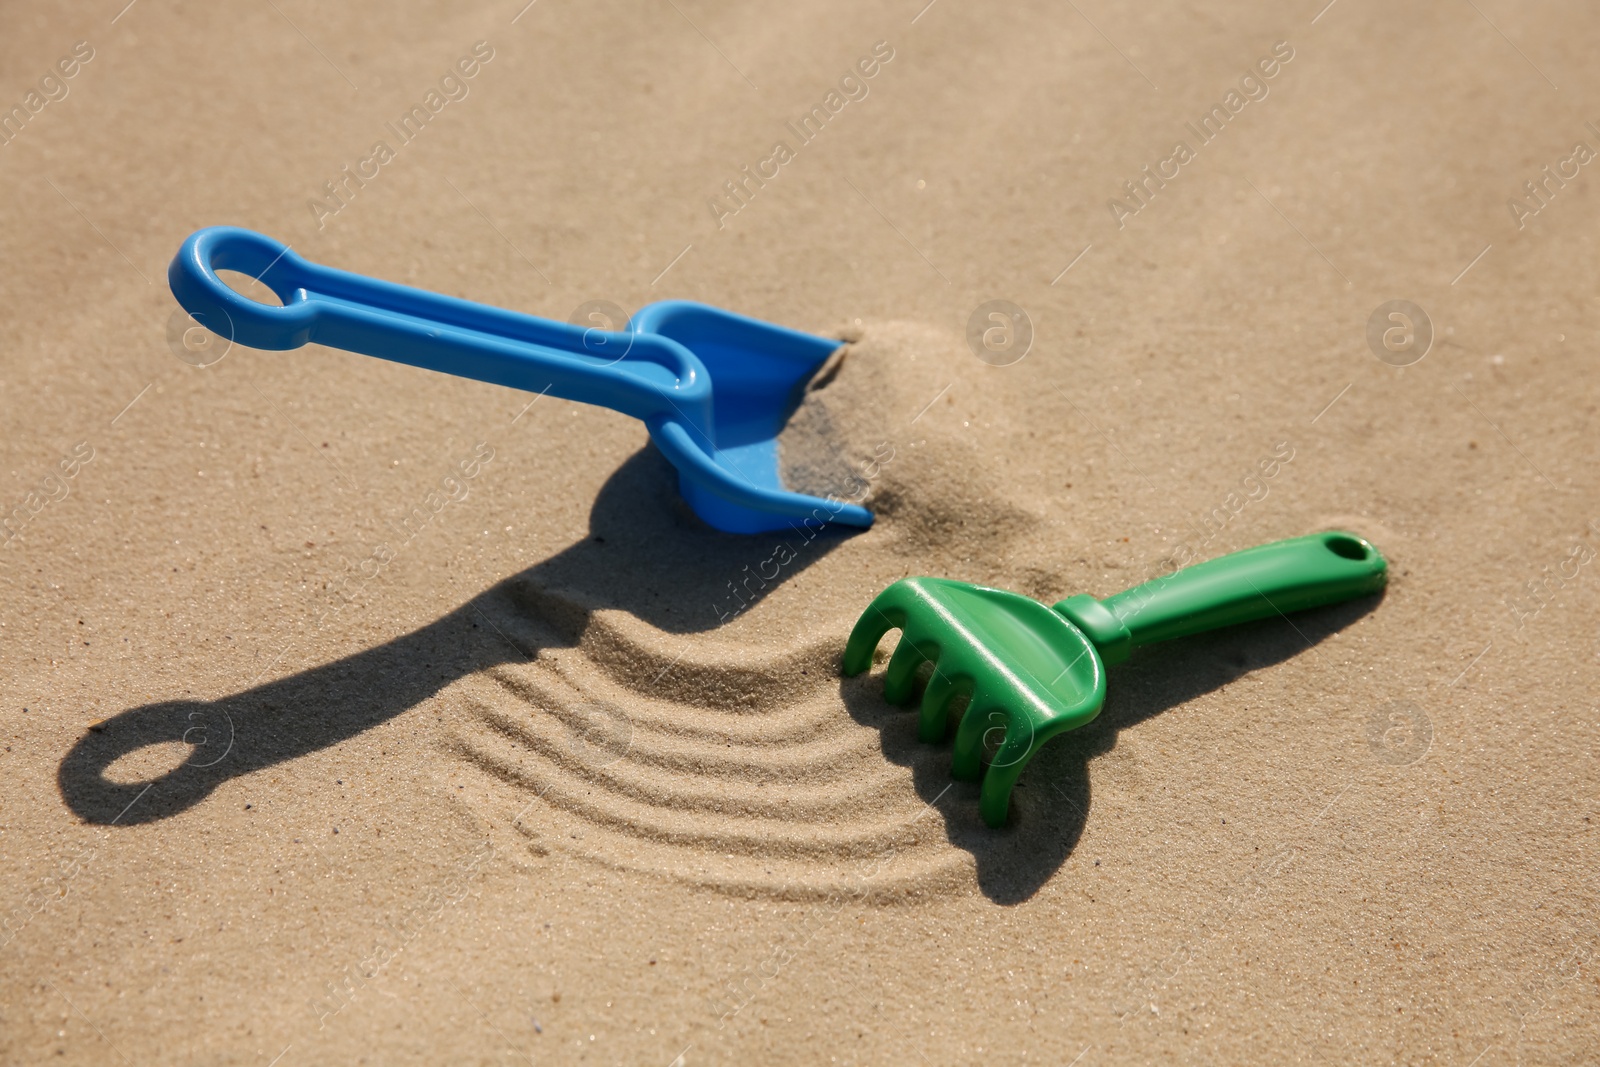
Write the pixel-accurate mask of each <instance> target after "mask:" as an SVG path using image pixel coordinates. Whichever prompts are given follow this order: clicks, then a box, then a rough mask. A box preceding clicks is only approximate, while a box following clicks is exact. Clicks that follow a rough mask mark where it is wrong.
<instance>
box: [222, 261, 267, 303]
mask: <svg viewBox="0 0 1600 1067" xmlns="http://www.w3.org/2000/svg"><path fill="white" fill-rule="evenodd" d="M217 278H218V279H220V280H221V282H222V284H223V285H226V286H227V287H228V288H229V289H232V290H233V291H234V292H236V293H238V294H239V295H240V296H242V297H244V298H245V299H246V300H253V301H255V302H256V303H258V304H265V305H266V306H268V307H279V308H281V307H283V300H282V299H281V298H280V297H279V296H278V294H277V293H275V292H273V291H272V287H271V286H270V285H268V284H267V283H266V282H263V281H261V280H260V279H258V278H253V277H251V276H250V275H248V274H245V273H244V272H243V271H237V270H219V271H217Z"/></svg>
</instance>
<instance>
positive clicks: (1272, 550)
mask: <svg viewBox="0 0 1600 1067" xmlns="http://www.w3.org/2000/svg"><path fill="white" fill-rule="evenodd" d="M1387 569H1388V565H1387V564H1386V563H1385V562H1384V559H1383V557H1382V556H1380V555H1379V554H1378V551H1377V550H1376V549H1375V548H1373V547H1372V546H1371V545H1369V544H1368V543H1367V542H1366V541H1364V540H1362V539H1361V538H1359V537H1356V536H1354V535H1353V534H1347V533H1342V532H1338V531H1333V532H1329V533H1320V534H1312V535H1311V536H1309V537H1294V538H1290V539H1289V540H1287V541H1274V542H1273V543H1272V544H1270V545H1262V546H1260V547H1259V548H1247V549H1245V550H1244V551H1242V552H1235V553H1233V554H1232V555H1229V556H1221V557H1219V558H1217V559H1212V560H1207V561H1206V562H1204V563H1197V564H1195V565H1194V566H1192V567H1185V568H1183V569H1182V570H1179V571H1175V572H1174V573H1172V574H1169V575H1167V576H1165V577H1162V578H1155V579H1152V580H1151V581H1148V582H1145V583H1144V584H1143V585H1137V586H1134V587H1133V588H1132V589H1129V590H1127V591H1126V592H1122V593H1118V594H1116V595H1115V596H1110V597H1107V598H1106V599H1104V600H1096V599H1095V598H1094V597H1092V596H1088V595H1079V596H1072V597H1068V598H1067V599H1065V600H1063V601H1060V602H1059V603H1056V604H1054V605H1052V607H1053V608H1054V609H1055V610H1056V611H1057V612H1059V613H1060V614H1062V615H1064V616H1065V617H1066V618H1067V620H1068V621H1069V622H1071V623H1072V624H1073V625H1074V626H1076V627H1078V629H1080V630H1082V631H1083V632H1084V633H1085V634H1086V635H1087V636H1088V637H1089V639H1090V640H1091V641H1093V642H1094V644H1095V647H1096V648H1097V649H1099V651H1100V657H1101V659H1102V660H1104V661H1105V662H1106V663H1107V664H1112V663H1121V662H1122V661H1123V660H1125V659H1127V658H1128V655H1129V653H1131V652H1132V651H1133V650H1134V649H1135V648H1138V647H1140V646H1142V645H1149V644H1154V643H1155V642H1157V641H1170V640H1172V639H1173V638H1175V637H1188V636H1190V635H1191V634H1198V633H1204V632H1206V631H1207V630H1215V629H1218V628H1220V627H1223V626H1233V625H1235V624H1236V623H1241V622H1251V621H1253V620H1255V619H1265V618H1271V617H1272V616H1274V615H1287V614H1288V613H1290V612H1292V611H1303V610H1304V609H1306V608H1316V607H1322V606H1324V605H1326V604H1337V603H1339V602H1341V601H1345V600H1352V599H1354V598H1356V597H1359V596H1365V595H1367V594H1369V593H1376V592H1377V591H1378V590H1380V589H1382V588H1383V584H1384V580H1385V572H1386V570H1387Z"/></svg>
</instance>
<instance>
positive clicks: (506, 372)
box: [167, 226, 711, 435]
mask: <svg viewBox="0 0 1600 1067" xmlns="http://www.w3.org/2000/svg"><path fill="white" fill-rule="evenodd" d="M219 270H232V271H238V272H239V273H241V274H248V275H250V276H251V277H253V278H256V279H257V280H259V281H261V282H262V283H263V284H265V285H266V286H267V288H269V289H271V290H272V291H273V293H274V294H276V295H277V297H278V299H279V300H281V301H282V302H283V306H282V307H274V306H272V305H270V304H263V303H261V302H260V301H258V300H252V299H251V298H249V297H247V296H243V295H241V294H239V293H236V292H234V291H233V290H232V289H231V288H229V287H228V286H227V284H226V283H224V282H223V281H222V279H221V278H219V277H217V271H219ZM167 281H168V283H169V284H170V285H171V287H172V293H173V295H174V296H175V297H177V299H178V303H180V304H182V305H183V307H184V309H185V310H187V311H188V312H189V313H190V314H191V315H192V316H194V317H195V318H196V319H197V320H198V321H200V322H201V323H203V324H205V325H206V327H207V328H209V329H211V330H212V332H214V333H217V334H220V335H222V336H224V337H226V338H228V339H229V340H234V341H238V342H239V343H240V344H243V345H247V346H249V347H251V348H262V349H269V350H279V351H281V350H285V349H291V348H299V347H300V346H301V345H304V344H308V343H311V342H315V343H317V344H322V345H328V346H330V347H333V348H342V349H345V350H346V351H350V352H359V353H362V354H363V355H369V356H377V357H378V358H380V359H387V360H393V361H395V362H397V363H407V364H410V365H412V366H416V367H424V368H426V369H428V370H435V371H442V372H444V373H447V374H455V375H459V376H462V377H466V378H475V379H477V380H478V381H483V382H491V383H493V384H495V385H504V386H509V387H511V388H514V389H526V390H529V391H532V392H546V391H548V392H549V393H550V394H551V395H553V396H558V397H562V398H564V399H567V400H576V401H579V402H581V403H585V404H598V405H600V406H601V407H608V408H611V409H613V410H615V411H620V412H622V413H623V414H625V415H631V416H633V417H634V418H638V419H642V420H644V421H645V422H646V423H648V424H651V425H652V426H658V425H660V424H661V423H662V422H664V421H666V422H683V423H688V424H690V425H691V426H692V427H693V428H694V429H695V430H696V431H698V432H699V433H700V434H702V435H704V434H705V433H706V431H707V428H709V427H710V426H711V381H710V377H709V375H708V374H707V373H706V369H705V366H704V365H703V364H702V363H701V362H700V360H699V359H698V358H697V357H696V356H695V355H694V354H693V353H692V352H690V351H689V350H688V349H686V348H684V347H683V346H682V345H680V344H678V343H677V342H675V341H672V340H669V339H668V338H665V337H660V336H657V335H654V334H647V333H635V332H620V331H608V330H597V329H585V328H583V327H581V326H573V325H569V324H568V323H564V322H553V321H551V320H549V319H541V318H536V317H534V316H532V315H523V314H520V313H518V312H515V311H506V310H504V309H502V308H495V307H490V306H488V305H486V304H477V303H473V302H472V301H470V300H458V299H456V298H455V297H450V296H442V295H440V294H438V293H430V292H427V291H426V290H423V289H413V288H411V287H410V286H406V285H395V284H393V283H391V282H385V281H380V280H379V279H376V278H368V277H364V276H362V275H359V274H351V273H349V272H348V271H342V270H336V269H334V268H332V267H324V266H321V265H320V264H316V263H311V262H309V261H307V260H304V259H302V258H301V257H300V256H298V255H296V254H295V253H294V252H293V251H292V250H291V249H290V248H289V246H287V245H285V244H282V243H280V242H278V241H274V240H273V239H272V238H270V237H267V236H265V235H263V234H259V233H256V232H254V231H252V230H245V229H240V228H238V227H234V226H213V227H208V228H206V229H203V230H198V231H196V232H195V233H193V234H191V235H190V236H189V238H188V239H187V240H185V241H184V242H183V247H182V248H180V249H179V250H178V255H177V256H176V257H175V258H174V259H173V261H172V265H171V266H170V267H169V268H168V269H167Z"/></svg>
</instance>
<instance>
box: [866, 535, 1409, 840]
mask: <svg viewBox="0 0 1600 1067" xmlns="http://www.w3.org/2000/svg"><path fill="white" fill-rule="evenodd" d="M1387 571H1388V564H1387V563H1385V562H1384V559H1383V557H1382V556H1381V555H1379V554H1378V550H1377V549H1375V548H1373V547H1372V546H1371V545H1370V544H1368V543H1367V542H1366V541H1364V540H1362V539H1361V538H1359V537H1356V536H1355V535H1354V534H1348V533H1341V532H1338V531H1333V532H1329V533H1320V534H1313V535H1311V536H1309V537H1295V538H1290V539H1289V540H1287V541H1274V542H1273V543H1272V544H1268V545H1261V546H1260V547H1258V548H1249V549H1245V550H1244V551H1242V552H1235V553H1233V554H1232V555H1227V556H1222V557H1220V558H1218V559H1213V560H1208V561H1206V562H1205V563H1197V564H1195V565H1194V566H1192V567H1185V568H1183V569H1182V570H1179V571H1175V572H1173V573H1172V574H1169V575H1167V576H1165V577H1161V578H1156V579H1153V580H1151V581H1148V582H1146V583H1144V584H1143V585H1139V586H1135V587H1134V588H1132V589H1129V590H1127V591H1126V592H1122V593H1118V594H1117V595H1116V596H1112V597H1107V598H1106V599H1105V600H1096V599H1095V598H1094V597H1092V596H1086V595H1079V596H1073V597H1068V598H1067V599H1066V600H1063V601H1060V602H1059V603H1057V604H1055V605H1053V606H1051V607H1048V608H1047V607H1045V606H1044V605H1043V604H1040V603H1039V602H1038V601H1035V600H1030V599H1028V598H1027V597H1025V596H1019V595H1018V594H1016V593H1008V592H1006V591H1005V590H1003V589H990V588H987V587H985V586H980V585H969V584H968V583H966V582H956V581H950V580H948V579H944V578H902V579H901V580H900V581H898V582H895V583H894V584H893V585H891V586H890V587H889V588H887V589H885V590H884V591H883V592H882V593H879V594H878V596H877V598H876V599H874V600H873V602H872V604H871V606H870V607H868V608H867V611H866V613H865V614H864V615H862V616H861V619H860V621H858V622H857V623H856V625H855V629H854V630H852V631H851V633H850V640H849V642H848V644H847V645H846V646H845V653H844V673H845V674H846V675H847V676H849V675H856V674H860V673H861V672H862V671H864V670H866V669H867V668H868V667H869V666H871V664H872V653H873V650H874V649H875V648H877V646H878V641H879V640H880V639H881V638H882V637H883V635H884V634H886V633H888V632H889V631H890V630H893V629H898V630H900V631H901V634H900V644H899V646H898V647H897V648H896V649H895V651H894V655H893V656H891V657H890V659H889V666H888V669H887V670H886V671H885V673H884V680H883V695H884V697H885V698H886V699H888V701H889V702H890V703H891V704H901V703H904V702H905V701H907V700H909V699H910V697H911V695H912V691H913V689H914V688H915V676H916V673H917V668H918V667H920V666H921V665H922V664H923V663H924V662H925V661H929V660H931V661H933V664H934V671H933V674H932V676H931V677H930V678H929V679H928V683H927V688H926V690H925V691H924V692H923V697H922V721H921V726H920V729H919V731H918V736H919V737H920V738H921V739H922V740H923V741H928V742H938V741H941V740H943V739H944V736H945V734H946V733H947V731H948V725H949V714H950V705H951V703H952V701H953V700H954V699H955V698H956V697H957V696H959V695H962V694H966V695H967V696H968V697H969V702H968V704H967V710H966V712H965V713H964V714H963V715H962V717H961V724H960V726H959V727H957V729H956V740H955V751H954V753H953V755H952V759H951V767H950V773H951V774H952V775H954V776H955V777H956V778H958V779H964V780H967V781H976V780H978V779H979V778H982V780H983V788H982V795H981V797H980V800H979V810H980V812H981V813H982V815H983V821H984V822H986V823H988V824H989V825H990V826H1000V825H1001V824H1002V823H1004V822H1005V819H1006V812H1007V810H1008V809H1009V808H1010V805H1011V787H1012V785H1013V784H1015V783H1016V780H1017V777H1018V775H1020V774H1021V773H1022V768H1023V767H1024V766H1026V764H1027V762H1028V760H1029V759H1030V758H1031V757H1032V756H1033V754H1034V753H1035V752H1037V751H1039V748H1040V746H1042V745H1043V744H1044V743H1045V742H1046V741H1048V740H1050V738H1052V737H1054V736H1056V735H1057V734H1059V733H1062V732H1064V731H1067V730H1073V729H1076V728H1077V727H1079V726H1082V725H1084V724H1085V723H1087V722H1089V721H1090V720H1091V719H1093V718H1094V717H1095V716H1096V715H1097V714H1099V712H1100V708H1101V705H1103V704H1104V703H1105V699H1106V681H1105V664H1110V663H1121V662H1122V661H1123V660H1125V659H1127V658H1128V655H1129V654H1130V653H1131V652H1132V651H1133V650H1134V649H1135V648H1138V647H1140V646H1142V645H1148V644H1153V643H1155V642H1157V641H1167V640H1170V639H1172V638H1175V637H1187V636H1189V635H1190V634H1198V633H1204V632H1205V631H1207V630H1215V629H1218V628H1219V627H1223V626H1232V625H1234V624H1236V623H1241V622H1250V621H1251V620H1254V619H1263V618H1269V617H1271V616H1273V615H1287V614H1288V613H1289V612H1292V611H1302V610H1304V609H1306V608H1315V607H1321V606H1323V605H1326V604H1337V603H1339V602H1341V601H1345V600H1353V599H1355V598H1356V597H1361V596H1366V595H1369V594H1371V593H1376V592H1377V591H1378V590H1380V589H1382V588H1383V585H1384V581H1385V579H1386V576H1387ZM992 741H998V744H996V745H988V746H987V747H992V748H993V749H994V752H993V755H992V757H991V758H990V761H989V765H988V768H987V771H985V768H984V766H983V754H984V750H985V748H986V743H987V742H992Z"/></svg>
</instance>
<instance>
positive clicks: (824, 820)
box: [458, 652, 971, 900]
mask: <svg viewBox="0 0 1600 1067" xmlns="http://www.w3.org/2000/svg"><path fill="white" fill-rule="evenodd" d="M775 658H777V659H780V660H782V661H785V662H784V665H783V666H782V667H781V668H780V669H779V671H781V673H782V674H783V675H786V676H788V677H790V678H791V679H792V678H794V677H796V676H798V675H799V671H798V669H791V667H790V664H792V663H793V659H794V657H793V654H790V655H785V656H782V657H775ZM745 669H746V670H749V668H745ZM769 669H770V668H769ZM779 671H773V672H772V673H771V674H768V675H767V678H766V680H765V682H764V683H762V685H764V686H765V687H766V689H767V691H769V692H770V691H771V690H772V689H776V688H781V686H780V685H779V683H778V678H777V677H775V675H777V674H778V673H779ZM685 673H686V674H688V672H685ZM697 673H699V676H700V679H701V681H702V682H704V683H705V685H706V688H711V687H714V686H716V685H717V684H718V682H720V681H721V679H719V678H716V677H715V674H716V668H710V667H706V668H699V669H698V672H697ZM628 674H629V675H630V679H629V680H630V681H631V680H632V679H633V678H636V677H637V675H634V674H633V673H632V672H628ZM707 674H710V675H712V677H706V675H707ZM804 681H805V682H806V689H805V690H804V691H802V692H795V691H794V688H793V683H792V681H791V685H790V694H789V698H788V700H787V701H786V702H781V703H780V704H779V705H778V706H776V707H774V708H771V709H769V710H765V711H761V710H757V709H752V708H749V707H748V706H745V707H743V708H741V709H740V710H737V711H735V710H731V709H729V710H719V709H708V708H706V707H705V706H704V705H703V704H699V705H691V704H689V703H688V702H686V701H685V702H680V701H679V700H676V699H673V698H671V696H670V695H668V694H662V693H659V692H657V693H652V694H650V695H644V694H642V693H641V692H640V691H638V690H637V689H636V688H635V687H634V686H631V685H628V684H626V683H621V684H619V683H618V681H617V680H616V679H615V677H614V676H613V675H612V674H611V673H610V672H608V671H606V670H602V669H600V667H599V665H598V664H595V663H594V662H593V661H592V660H590V659H589V658H588V657H586V656H581V655H573V654H571V653H570V652H569V653H567V654H566V655H564V656H559V657H541V659H540V660H539V661H538V662H536V663H532V664H519V665H513V666H500V667H497V668H494V669H493V670H492V671H488V672H485V673H483V674H481V675H476V676H474V677H472V678H470V679H469V680H467V681H466V682H465V683H464V685H465V690H464V692H465V695H466V698H467V706H468V708H469V709H470V710H471V712H472V715H471V716H470V718H469V719H468V720H467V725H466V727H465V728H464V729H463V730H462V732H461V735H460V737H459V739H458V748H459V751H460V753H461V755H463V756H464V757H465V759H466V760H467V762H468V763H469V765H471V766H472V767H474V768H475V769H477V770H478V771H479V772H481V774H482V779H481V780H480V783H481V784H482V785H483V786H484V787H486V790H487V793H486V795H487V797H490V798H492V799H489V800H486V801H485V802H486V803H488V804H489V805H490V806H491V807H492V808H493V809H495V810H493V811H492V812H489V813H486V814H490V815H491V821H492V822H496V823H500V824H502V825H503V824H504V821H505V820H506V819H507V817H508V816H509V815H511V813H520V815H519V817H518V818H516V820H515V822H514V826H515V829H516V831H517V832H518V833H519V834H520V835H521V836H522V837H523V838H525V839H526V840H527V842H528V845H529V847H530V848H531V849H532V850H533V851H534V852H536V853H544V852H548V851H550V850H559V851H561V852H563V853H567V854H571V855H575V856H578V857H581V858H583V859H586V860H589V861H592V862H597V863H600V864H603V865H606V866H610V867H617V868H624V869H629V870H636V871H648V872H652V873H655V874H659V875H663V876H666V877H670V878H674V879H677V880H680V881H687V882H690V883H693V884H695V885H699V886H704V887H707V888H713V889H718V890H721V891H725V892H731V893H736V894H741V895H762V896H778V897H784V898H792V899H802V898H804V899H810V898H818V897H824V896H827V895H829V894H831V893H839V892H850V893H855V894H865V895H867V896H869V897H877V898H881V899H885V900H890V899H905V898H907V897H908V896H917V895H922V894H926V893H929V892H935V891H937V892H945V891H953V890H955V889H956V888H957V887H959V886H962V885H968V884H970V881H971V875H970V859H969V857H967V856H966V855H965V854H964V853H962V852H960V851H959V850H957V849H955V848H953V847H951V846H950V845H949V843H948V842H947V841H945V839H944V836H943V835H942V833H941V832H940V827H939V823H938V821H937V819H936V818H933V817H928V818H924V816H925V815H926V814H927V812H928V808H927V807H926V805H924V804H923V802H922V801H921V799H919V798H918V796H917V795H916V793H915V791H914V790H913V789H912V788H911V785H910V782H909V780H908V776H907V774H906V772H905V771H904V770H903V769H902V768H898V767H896V766H895V765H893V764H891V763H889V762H888V761H886V760H885V759H884V758H883V755H882V752H881V749H880V747H879V738H878V734H877V731H874V730H872V729H869V728H864V727H861V726H859V725H857V724H855V723H854V722H852V721H850V720H849V719H848V717H845V716H842V715H839V714H838V713H837V710H836V709H835V708H834V707H833V703H832V702H833V700H834V699H835V698H834V696H833V690H832V686H831V685H830V683H831V682H832V675H831V673H825V672H822V671H812V672H810V673H809V674H808V675H807V676H805V678H804ZM596 704H600V705H609V706H611V707H615V708H619V709H625V712H624V714H625V716H626V721H627V723H628V727H629V731H630V736H629V737H628V741H627V744H626V745H619V746H617V747H615V748H611V749H608V748H605V747H604V746H602V747H601V748H599V749H596V748H594V747H591V746H588V745H586V744H584V743H582V742H581V740H580V741H578V743H574V742H575V740H576V739H579V738H580V737H581V734H580V732H579V731H580V730H581V727H582V716H581V714H578V713H576V712H575V709H581V708H583V707H584V706H586V705H587V706H593V705H596ZM479 792H481V790H478V789H475V790H474V793H473V794H472V795H473V796H476V795H477V794H478V793H479Z"/></svg>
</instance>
